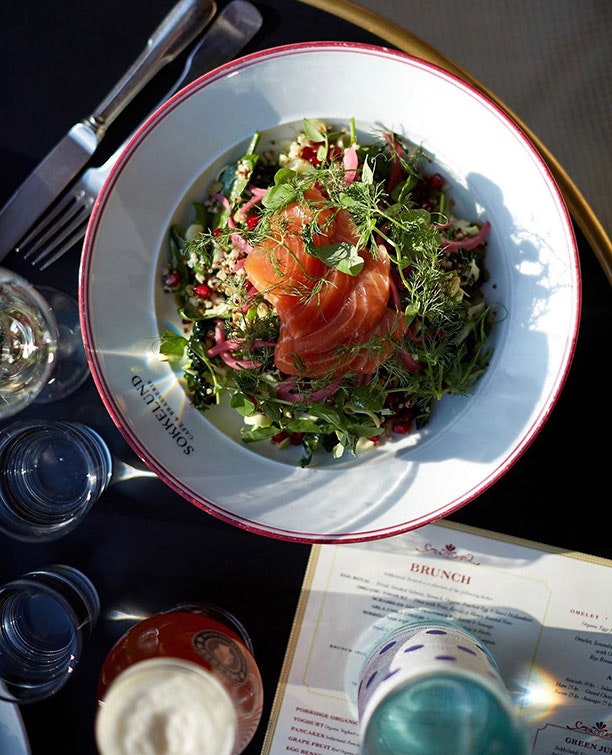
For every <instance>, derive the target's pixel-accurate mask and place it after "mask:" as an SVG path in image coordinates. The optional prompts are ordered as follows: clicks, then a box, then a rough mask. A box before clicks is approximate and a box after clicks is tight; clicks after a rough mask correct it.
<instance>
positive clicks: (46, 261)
mask: <svg viewBox="0 0 612 755" xmlns="http://www.w3.org/2000/svg"><path fill="white" fill-rule="evenodd" d="M261 23H262V18H261V14H260V13H259V11H258V10H257V8H255V6H254V5H252V4H251V3H250V2H247V1H246V0H232V2H230V3H229V4H228V5H226V6H225V8H224V9H223V10H222V11H220V12H219V14H218V16H217V19H216V20H215V21H214V22H213V24H211V26H210V28H209V30H208V31H207V32H205V34H204V36H203V37H202V39H201V40H200V42H199V44H198V45H197V46H196V47H195V48H194V50H193V51H192V52H191V54H190V55H189V57H188V59H187V62H186V63H185V67H184V69H183V73H182V75H181V77H180V79H179V80H178V82H177V83H176V84H175V85H174V86H173V87H172V89H171V90H170V91H169V92H168V93H167V94H166V96H165V97H164V98H163V99H162V100H161V101H160V103H159V104H160V105H161V103H162V102H165V101H166V100H167V99H169V98H170V97H171V96H172V95H173V94H174V93H175V92H178V90H179V89H182V87H184V86H185V85H186V84H188V83H189V82H190V81H193V80H195V79H197V78H198V77H199V76H201V75H202V74H203V73H205V72H206V71H209V70H211V69H212V68H214V67H215V66H218V65H221V63H224V62H227V61H228V60H231V58H232V57H234V55H237V54H238V52H239V51H240V50H241V49H242V48H243V47H244V45H246V43H247V42H248V41H249V40H250V39H251V38H252V37H253V36H254V34H255V33H256V32H257V31H258V29H259V28H260V26H261ZM130 139H131V137H129V138H128V139H126V141H125V142H124V143H123V144H122V145H121V146H120V147H119V148H118V149H117V150H116V151H115V152H114V153H113V154H112V155H111V156H110V157H109V158H108V160H107V161H106V162H105V163H103V164H102V165H100V166H99V167H97V168H96V167H91V168H88V169H87V170H86V171H85V172H84V173H82V174H81V176H80V177H79V178H77V179H76V181H74V183H72V184H71V185H70V186H69V188H68V190H67V193H66V194H64V195H62V196H61V197H60V198H59V199H58V200H57V201H56V203H55V204H54V206H53V207H52V208H51V210H50V211H49V213H47V215H46V216H45V217H44V218H42V219H41V220H40V221H39V222H38V223H37V224H36V225H35V226H34V227H33V228H32V230H31V231H30V233H28V235H27V236H26V237H25V238H24V239H23V240H22V242H21V243H20V244H19V246H18V247H16V249H15V251H17V252H20V253H22V254H23V257H24V259H30V258H32V257H33V259H32V265H37V266H39V269H40V270H45V269H46V268H47V267H49V266H50V265H52V264H53V263H54V262H56V261H57V260H58V259H60V257H62V256H63V255H64V254H65V253H66V252H67V251H68V250H69V249H71V248H72V247H73V246H74V245H75V244H77V243H78V242H79V241H80V240H81V239H82V238H83V237H84V236H85V231H86V229H87V224H88V222H89V216H90V215H91V212H92V210H93V206H94V203H95V201H96V198H97V197H98V194H99V193H100V189H101V188H102V184H103V183H104V181H105V180H106V177H107V176H108V174H109V173H110V171H111V169H112V167H113V166H114V164H115V163H116V162H117V160H118V159H119V157H120V155H121V153H122V152H123V150H124V148H125V146H126V145H127V143H128V142H129V141H130ZM34 255H36V256H34Z"/></svg>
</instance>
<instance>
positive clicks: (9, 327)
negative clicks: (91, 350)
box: [0, 267, 89, 420]
mask: <svg viewBox="0 0 612 755" xmlns="http://www.w3.org/2000/svg"><path fill="white" fill-rule="evenodd" d="M88 374H89V369H88V366H87V359H86V357H85V349H84V347H83V341H82V338H81V332H80V326H79V313H78V304H77V302H76V301H75V300H74V299H73V298H72V297H70V296H68V295H67V294H65V293H63V292H61V291H57V290H56V289H53V288H49V287H45V286H41V287H38V288H35V287H34V286H33V285H32V284H31V283H29V282H28V281H27V280H26V279H25V278H23V277H22V276H21V275H19V274H18V273H15V272H13V271H12V270H8V269H6V268H2V267H0V420H1V419H4V418H5V417H10V416H13V415H14V414H17V412H19V411H21V410H22V409H25V408H26V407H27V406H29V405H30V404H31V403H33V402H34V401H40V402H43V403H47V402H51V401H58V400H60V399H63V398H66V397H67V396H69V395H70V394H71V393H73V392H74V391H75V390H76V389H77V388H78V387H79V386H80V385H82V383H83V382H84V380H85V379H86V378H87V376H88Z"/></svg>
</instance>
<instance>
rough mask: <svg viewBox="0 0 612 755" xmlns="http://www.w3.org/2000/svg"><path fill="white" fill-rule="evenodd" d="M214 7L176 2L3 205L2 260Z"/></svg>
mask: <svg viewBox="0 0 612 755" xmlns="http://www.w3.org/2000/svg"><path fill="white" fill-rule="evenodd" d="M216 10H217V5H216V2H215V0H180V1H179V2H178V3H177V4H176V5H175V6H174V8H173V9H172V10H171V11H170V13H168V15H167V16H166V17H165V18H164V19H163V21H162V22H161V24H160V25H159V26H158V27H157V29H156V30H155V31H154V32H153V34H152V36H151V37H150V38H149V40H148V41H147V45H146V47H145V49H144V50H143V51H142V53H141V54H140V55H139V56H138V58H137V59H136V60H135V61H134V63H133V64H132V66H131V67H130V68H129V70H128V71H126V73H125V74H124V76H123V77H122V78H121V80H120V81H119V82H118V83H117V84H116V85H115V87H114V88H113V89H112V91H111V92H110V93H109V94H108V95H107V96H106V97H105V99H104V100H103V101H102V102H101V103H100V104H99V105H98V107H97V108H96V109H95V110H94V112H93V113H92V114H91V115H90V116H88V117H87V118H85V119H83V120H82V121H80V122H79V123H76V124H75V125H74V126H73V127H72V128H71V129H70V131H69V132H68V133H67V134H66V135H65V136H64V137H63V138H62V139H61V140H60V141H59V142H58V143H57V144H56V145H55V147H54V148H53V149H52V150H51V152H50V153H49V154H48V155H47V157H45V158H44V159H43V160H42V162H41V163H39V165H38V166H37V167H36V168H35V169H34V171H33V172H32V173H31V174H30V175H29V176H28V177H27V178H26V180H25V181H24V182H23V183H22V184H21V186H20V187H19V188H18V189H17V191H16V192H15V193H14V194H13V196H12V197H11V198H10V199H9V200H8V202H7V203H6V204H5V206H4V207H3V208H2V210H1V211H0V260H2V259H3V258H4V257H5V255H6V254H8V252H9V251H11V249H13V248H14V247H15V246H16V245H17V244H18V242H19V241H20V239H21V238H22V236H23V235H24V234H25V233H26V231H27V230H28V229H29V228H30V227H31V226H32V224H33V223H34V222H35V221H36V220H37V219H38V217H39V216H40V215H41V214H42V213H43V212H44V211H45V210H46V209H47V208H48V207H49V205H50V204H51V203H52V202H53V201H54V200H55V199H56V198H57V197H58V196H59V194H60V193H61V191H62V190H63V189H64V188H65V187H66V186H67V185H68V184H69V183H70V181H71V180H72V179H73V178H74V177H75V176H76V174H77V173H78V172H79V171H80V170H81V168H82V167H83V166H84V165H85V164H86V163H87V162H88V160H89V159H90V158H91V156H92V155H93V153H94V152H95V151H96V149H97V147H98V145H99V144H100V142H101V141H102V138H103V137H104V134H105V133H106V129H107V128H108V126H109V125H110V124H111V123H112V122H113V121H114V120H115V118H116V117H117V116H118V115H119V113H121V111H122V110H123V109H124V108H125V107H126V106H127V105H128V104H129V103H130V102H131V101H132V100H133V99H134V97H135V96H136V95H137V94H138V93H139V92H140V90H141V89H142V88H143V87H144V86H145V85H146V84H147V83H148V82H149V81H150V80H151V79H152V78H153V76H155V74H156V73H157V72H158V71H159V70H160V69H161V68H163V67H164V66H165V65H166V64H168V63H170V62H171V61H172V60H174V58H176V56H177V55H179V54H180V53H181V52H182V51H183V50H184V49H185V48H186V47H187V46H188V45H189V44H190V42H192V41H193V40H194V39H195V38H196V37H197V35H198V34H199V33H200V32H201V31H202V29H203V28H204V27H205V26H206V25H207V24H208V22H209V21H210V19H211V18H212V17H213V16H214V14H215V12H216Z"/></svg>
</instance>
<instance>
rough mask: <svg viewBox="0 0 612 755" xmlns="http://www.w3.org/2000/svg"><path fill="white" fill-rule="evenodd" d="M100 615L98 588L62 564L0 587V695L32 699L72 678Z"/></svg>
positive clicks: (17, 699) (17, 700)
mask: <svg viewBox="0 0 612 755" xmlns="http://www.w3.org/2000/svg"><path fill="white" fill-rule="evenodd" d="M99 615H100V600H99V597H98V593H97V591H96V588H95V587H94V585H93V584H92V583H91V581H90V580H89V578H88V577H86V576H85V574H83V573H82V572H81V571H79V570H78V569H75V568H74V567H72V566H66V565H65V564H52V565H50V566H46V567H43V568H41V569H37V570H35V571H31V572H28V573H27V574H24V575H23V576H22V577H19V578H17V579H15V580H12V581H11V582H7V583H6V584H4V585H2V586H0V699H2V700H8V701H9V702H13V703H18V704H22V703H31V702H37V701H39V700H43V699H45V698H47V697H49V696H50V695H53V694H55V693H56V692H57V691H58V690H59V689H61V687H63V686H64V684H65V683H66V682H67V681H68V679H70V677H71V675H72V673H73V672H74V670H75V667H76V664H77V663H78V661H79V658H80V656H81V650H82V647H83V641H84V639H86V638H87V637H88V636H89V634H90V633H91V630H92V629H93V627H94V625H95V624H96V622H97V620H98V618H99Z"/></svg>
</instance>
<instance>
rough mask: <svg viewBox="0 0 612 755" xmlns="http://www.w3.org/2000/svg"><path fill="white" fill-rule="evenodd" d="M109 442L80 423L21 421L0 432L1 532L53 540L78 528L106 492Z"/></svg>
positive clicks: (21, 537)
mask: <svg viewBox="0 0 612 755" xmlns="http://www.w3.org/2000/svg"><path fill="white" fill-rule="evenodd" d="M112 467H113V461H112V456H111V453H110V451H109V449H108V446H107V444H106V442H105V441H104V440H103V439H102V438H101V437H100V435H99V434H98V433H97V432H95V430H93V429H92V428H90V427H87V426H86V425H83V424H80V423H77V422H62V421H42V420H32V421H19V422H15V423H13V424H12V425H10V426H9V427H7V428H5V429H3V430H2V431H0V531H1V532H4V533H5V534H7V535H10V536H11V537H15V538H17V539H19V540H26V541H43V540H52V539H55V538H57V537H60V536H62V535H65V534H66V533H68V532H70V531H71V530H72V529H73V528H74V527H76V526H77V524H79V522H80V521H81V520H82V518H83V517H84V516H85V514H87V512H88V511H89V510H90V509H91V507H92V506H93V504H94V503H95V502H96V501H97V500H98V499H99V498H100V496H101V495H102V493H103V492H104V491H105V490H106V488H107V486H108V484H109V482H110V480H111V477H112Z"/></svg>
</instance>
